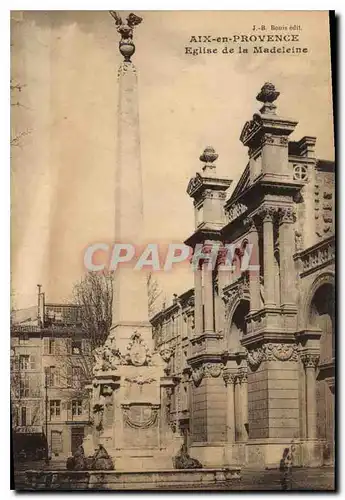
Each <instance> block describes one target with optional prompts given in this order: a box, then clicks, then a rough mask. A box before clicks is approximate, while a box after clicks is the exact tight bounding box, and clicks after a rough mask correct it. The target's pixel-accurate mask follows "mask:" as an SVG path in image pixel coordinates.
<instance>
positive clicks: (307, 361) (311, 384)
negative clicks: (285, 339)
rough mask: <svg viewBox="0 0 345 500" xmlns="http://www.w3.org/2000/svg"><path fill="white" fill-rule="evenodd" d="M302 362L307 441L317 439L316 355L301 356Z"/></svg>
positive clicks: (317, 358) (317, 359) (317, 357)
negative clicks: (304, 377) (304, 376)
mask: <svg viewBox="0 0 345 500" xmlns="http://www.w3.org/2000/svg"><path fill="white" fill-rule="evenodd" d="M302 361H303V364H304V367H305V374H306V400H307V401H306V402H307V412H306V413H307V437H308V439H316V438H317V427H316V424H317V421H316V414H317V409H316V370H315V369H316V366H317V364H318V361H319V356H318V355H317V354H314V353H312V354H309V353H306V354H303V355H302Z"/></svg>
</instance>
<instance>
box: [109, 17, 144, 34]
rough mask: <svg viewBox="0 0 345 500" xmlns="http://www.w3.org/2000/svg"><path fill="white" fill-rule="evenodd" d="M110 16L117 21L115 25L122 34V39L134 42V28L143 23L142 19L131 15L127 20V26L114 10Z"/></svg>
mask: <svg viewBox="0 0 345 500" xmlns="http://www.w3.org/2000/svg"><path fill="white" fill-rule="evenodd" d="M109 12H110V15H111V16H112V17H113V18H114V19H115V24H116V26H117V28H116V29H117V31H118V33H120V35H121V37H122V39H124V40H128V39H130V40H132V39H133V28H134V26H137V25H138V24H140V23H141V21H142V18H141V17H139V16H136V15H135V14H133V13H131V14H129V16H128V17H127V18H126V21H127V24H125V23H124V22H123V21H122V19H121V17H120V16H119V14H118V13H117V12H115V11H114V10H110V11H109Z"/></svg>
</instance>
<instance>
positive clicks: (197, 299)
mask: <svg viewBox="0 0 345 500" xmlns="http://www.w3.org/2000/svg"><path fill="white" fill-rule="evenodd" d="M202 303H203V299H202V272H201V268H200V266H199V265H198V268H197V269H196V270H195V271H194V311H195V312H194V315H195V326H194V332H195V335H200V334H201V333H202V332H203V331H204V319H203V308H202Z"/></svg>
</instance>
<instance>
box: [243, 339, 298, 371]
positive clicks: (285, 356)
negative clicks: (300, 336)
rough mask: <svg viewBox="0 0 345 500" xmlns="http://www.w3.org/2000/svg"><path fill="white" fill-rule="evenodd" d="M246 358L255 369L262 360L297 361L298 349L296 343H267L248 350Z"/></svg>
mask: <svg viewBox="0 0 345 500" xmlns="http://www.w3.org/2000/svg"><path fill="white" fill-rule="evenodd" d="M247 359H248V364H249V366H250V367H251V368H252V369H254V370H256V369H257V368H258V367H259V366H260V364H261V363H262V362H263V361H275V360H277V361H297V360H298V349H297V345H296V344H273V343H268V344H264V345H263V346H261V347H259V348H257V349H251V350H248V357H247Z"/></svg>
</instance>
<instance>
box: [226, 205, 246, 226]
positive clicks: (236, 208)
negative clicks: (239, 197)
mask: <svg viewBox="0 0 345 500" xmlns="http://www.w3.org/2000/svg"><path fill="white" fill-rule="evenodd" d="M247 209H248V207H247V206H246V205H244V204H243V203H239V202H238V203H234V204H233V205H231V206H230V207H229V209H228V211H227V215H228V221H229V222H232V221H233V220H235V219H237V217H239V216H240V215H242V214H243V213H244V212H246V211H247Z"/></svg>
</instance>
